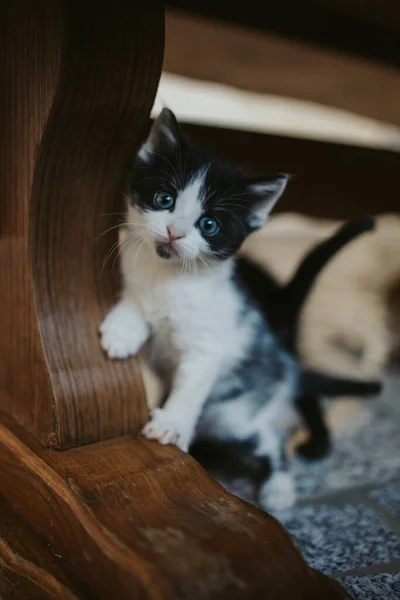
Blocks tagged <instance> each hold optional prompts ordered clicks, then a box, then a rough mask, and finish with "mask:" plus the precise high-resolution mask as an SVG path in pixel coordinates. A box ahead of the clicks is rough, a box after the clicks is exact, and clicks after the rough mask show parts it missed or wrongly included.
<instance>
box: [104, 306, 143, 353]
mask: <svg viewBox="0 0 400 600" xmlns="http://www.w3.org/2000/svg"><path fill="white" fill-rule="evenodd" d="M99 332H100V335H101V340H100V344H101V347H102V348H103V350H104V351H105V352H107V354H108V356H109V357H110V358H119V359H122V358H128V357H129V356H133V355H134V354H137V352H138V351H139V349H140V347H141V346H142V344H143V343H144V341H145V339H146V337H147V328H146V326H145V324H144V323H143V322H141V321H140V319H139V318H138V317H137V316H136V314H135V312H133V311H132V310H129V308H127V307H126V306H124V305H123V304H117V306H115V307H114V308H113V309H112V310H111V311H110V312H109V313H108V315H107V316H106V318H105V319H104V321H103V322H102V324H101V325H100V327H99Z"/></svg>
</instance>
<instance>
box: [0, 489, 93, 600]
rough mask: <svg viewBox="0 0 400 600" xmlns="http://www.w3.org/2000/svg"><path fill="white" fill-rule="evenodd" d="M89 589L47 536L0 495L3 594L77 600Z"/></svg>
mask: <svg viewBox="0 0 400 600" xmlns="http://www.w3.org/2000/svg"><path fill="white" fill-rule="evenodd" d="M87 591H88V590H87V589H86V587H85V585H84V584H82V582H81V581H80V580H79V577H78V576H77V574H76V573H75V572H74V571H72V569H71V568H69V567H68V566H67V565H65V564H64V563H63V561H62V560H61V557H60V556H58V555H57V554H56V553H54V552H53V551H52V549H51V547H50V546H49V545H48V544H47V543H46V541H45V539H44V538H42V537H41V536H40V535H39V534H38V533H37V532H36V531H35V530H34V529H33V527H32V526H31V525H29V524H28V523H27V522H26V521H25V520H24V518H23V517H22V515H21V513H19V512H18V511H17V510H16V509H15V507H13V506H12V505H11V504H10V503H8V502H7V501H6V500H5V498H4V496H0V597H1V598H2V599H3V600H8V598H13V599H15V600H23V599H25V598H26V599H27V600H34V599H35V600H36V598H37V599H38V600H40V599H46V600H47V598H59V599H60V600H77V599H78V598H79V597H82V596H86V592H87Z"/></svg>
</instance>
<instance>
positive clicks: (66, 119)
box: [0, 0, 164, 448]
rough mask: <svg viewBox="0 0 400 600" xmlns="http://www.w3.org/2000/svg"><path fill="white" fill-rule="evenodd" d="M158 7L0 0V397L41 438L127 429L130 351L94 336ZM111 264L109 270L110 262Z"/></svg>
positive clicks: (141, 402)
mask: <svg viewBox="0 0 400 600" xmlns="http://www.w3.org/2000/svg"><path fill="white" fill-rule="evenodd" d="M163 22H164V17H163V10H162V9H161V7H158V8H157V7H156V6H155V4H153V3H149V4H146V3H144V2H125V1H124V0H117V1H113V2H108V1H106V0H100V1H97V0H85V1H81V0H35V1H33V0H4V1H3V2H1V3H0V27H1V31H0V56H1V58H0V61H1V66H0V112H1V136H0V144H1V146H0V173H1V177H0V186H1V187H0V211H1V215H0V227H1V238H0V280H1V282H2V300H1V303H0V319H1V327H2V334H1V337H0V362H1V365H2V368H1V369H0V407H1V408H2V409H3V410H5V411H7V412H8V413H9V414H11V415H13V416H14V417H15V418H16V419H17V420H18V422H19V423H21V424H22V425H24V426H25V427H27V428H28V429H30V430H31V431H33V432H34V433H35V435H36V436H37V437H38V438H39V439H40V440H41V442H42V443H43V444H45V445H49V446H55V447H60V448H65V447H68V446H73V445H76V444H81V443H86V442H90V441H95V440H99V439H104V438H108V437H112V436H116V435H121V434H124V433H127V432H128V431H129V432H131V431H138V430H139V429H140V428H141V426H142V425H143V424H144V422H145V420H146V418H147V410H146V404H145V398H144V392H143V387H142V383H141V378H140V374H139V370H138V366H137V363H136V361H135V360H131V361H127V362H124V363H111V362H110V361H109V360H107V359H106V358H105V356H104V355H103V353H102V351H101V349H100V347H99V343H98V336H97V328H98V324H99V322H100V320H101V318H102V316H103V313H104V311H105V310H106V308H107V307H108V306H110V305H111V304H112V303H113V302H114V300H115V293H116V289H117V282H116V277H115V274H116V272H117V270H116V269H114V270H112V263H113V259H114V257H115V254H114V255H113V256H112V257H111V260H110V261H109V262H108V263H107V265H106V266H105V268H102V265H103V261H104V257H105V256H106V254H107V250H108V248H110V246H111V245H112V243H114V242H115V241H116V240H117V233H116V230H112V231H111V232H110V233H109V234H108V235H105V236H102V234H103V233H104V232H105V231H106V230H107V229H108V228H109V227H111V226H112V225H114V224H115V223H117V222H118V220H119V218H120V216H118V214H117V213H121V211H122V210H123V206H124V204H123V192H124V190H125V186H126V183H127V178H128V177H129V172H130V170H131V168H132V162H133V158H134V154H135V151H136V148H137V146H138V144H139V143H140V141H141V138H142V137H143V135H144V128H145V127H146V125H147V123H148V115H149V113H150V109H151V106H152V103H153V100H154V95H155V92H156V87H157V84H158V79H159V75H160V70H161V64H162V56H163V48H164V25H163ZM112 271H113V273H114V275H113V274H112Z"/></svg>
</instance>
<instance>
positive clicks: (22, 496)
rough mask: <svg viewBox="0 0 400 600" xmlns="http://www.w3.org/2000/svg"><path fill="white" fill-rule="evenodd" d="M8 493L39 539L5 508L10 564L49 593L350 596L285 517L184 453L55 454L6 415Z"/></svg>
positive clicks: (121, 443)
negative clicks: (310, 555)
mask: <svg viewBox="0 0 400 600" xmlns="http://www.w3.org/2000/svg"><path fill="white" fill-rule="evenodd" d="M0 489H1V490H2V493H3V494H4V496H5V497H6V498H7V501H8V503H11V504H12V505H13V507H14V509H16V510H18V511H19V512H20V513H21V514H22V515H23V517H24V519H26V521H27V522H28V523H29V526H30V528H33V529H35V530H36V532H37V534H34V533H33V532H32V530H31V529H29V531H28V534H26V529H24V525H23V524H22V525H21V524H18V523H15V518H16V517H15V514H14V515H13V514H11V513H10V511H9V510H4V511H1V512H0V533H1V536H2V537H3V538H5V544H6V545H4V544H3V545H2V544H1V543H0V565H3V564H4V563H6V569H7V577H8V580H10V581H11V582H15V579H14V573H15V575H16V581H17V583H18V582H20V581H21V579H22V580H23V582H24V585H26V586H28V583H26V582H25V580H26V579H29V581H30V583H31V584H32V585H36V586H39V588H43V589H44V590H45V591H46V594H47V595H46V594H45V593H43V598H47V597H56V598H66V599H68V600H69V599H70V598H74V597H76V596H77V597H79V598H85V599H86V598H89V599H90V598H102V599H103V598H104V599H108V598H110V599H111V598H118V599H121V600H123V599H125V598H127V599H129V600H132V599H133V598H134V599H135V600H136V599H138V600H139V599H141V598H144V599H160V600H179V599H185V600H206V599H207V600H208V599H213V600H214V599H216V600H217V599H221V600H225V599H226V598H230V599H231V600H236V599H238V600H239V599H242V598H243V599H245V598H246V599H249V600H251V599H254V600H261V599H262V598H271V600H297V599H299V600H302V599H304V600H320V599H321V598H324V600H340V599H343V600H344V599H345V598H347V596H346V594H345V593H344V592H343V591H342V590H341V588H340V587H339V586H338V585H337V584H336V583H334V582H333V581H331V580H330V579H328V578H326V577H324V576H322V575H319V574H317V573H315V572H314V571H313V570H312V569H310V568H309V567H308V566H307V565H306V563H305V562H304V559H303V558H302V557H301V555H300V552H299V551H298V549H297V548H296V546H295V544H294V542H293V541H292V540H291V538H290V536H289V534H288V533H287V532H286V531H285V530H284V529H283V527H282V526H281V525H280V524H279V523H278V522H277V521H275V519H273V518H272V517H270V516H268V515H267V514H266V513H263V512H262V511H259V510H257V509H255V508H253V507H251V506H250V505H248V504H246V503H244V502H242V501H240V500H238V499H237V498H235V497H234V496H232V495H230V494H228V493H227V492H226V491H225V490H223V488H221V487H220V486H219V485H218V484H217V483H215V482H214V481H213V480H211V478H210V477H209V476H208V475H207V474H206V473H205V471H204V470H203V469H202V468H201V467H200V466H199V465H198V464H197V463H196V462H195V461H194V460H193V459H192V458H191V457H190V456H189V455H187V454H182V453H181V452H180V451H179V450H177V449H176V448H175V447H172V446H167V447H166V446H162V445H160V444H158V443H156V442H149V441H147V440H140V439H136V440H135V439H133V438H130V437H125V438H119V439H115V440H109V441H106V442H101V443H97V444H93V445H89V446H84V447H82V448H75V449H72V450H67V451H64V452H57V451H51V450H47V449H43V448H42V447H41V446H40V445H39V444H38V442H36V441H35V439H34V438H33V437H31V436H30V435H28V434H26V433H24V432H23V431H22V430H21V429H20V428H19V427H18V426H16V425H14V424H13V423H12V422H11V421H10V419H9V418H7V417H5V416H4V415H3V416H1V415H0ZM0 508H1V504H0ZM25 528H26V525H25ZM19 532H21V533H19ZM38 534H39V536H40V537H39V538H38ZM17 538H18V539H17ZM21 538H22V539H21ZM40 544H42V546H41V545H40ZM46 548H47V550H48V549H49V548H50V549H51V554H52V556H49V552H47V551H46ZM10 556H15V557H17V560H14V561H13V560H11V559H10ZM27 565H28V566H29V568H30V573H31V574H32V577H26V567H27ZM32 565H33V566H32ZM24 569H25V570H24ZM21 585H22V584H21ZM57 586H58V587H57ZM0 589H1V588H0ZM24 589H28V588H24ZM55 589H58V590H59V592H57V593H58V594H59V595H57V594H54V590H55ZM51 594H53V596H52V595H51ZM20 597H21V598H23V597H24V596H23V595H21V596H18V595H16V596H14V598H16V599H19V598H20ZM25 597H29V596H25ZM35 597H38V598H40V596H35V595H33V596H32V598H35ZM8 598H13V596H11V595H10V596H7V595H6V596H4V600H8Z"/></svg>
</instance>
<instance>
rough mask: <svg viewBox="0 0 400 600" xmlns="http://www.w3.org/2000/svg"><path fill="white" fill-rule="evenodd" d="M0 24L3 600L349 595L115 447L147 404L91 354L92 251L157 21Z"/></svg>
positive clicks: (203, 496) (131, 7)
mask: <svg viewBox="0 0 400 600" xmlns="http://www.w3.org/2000/svg"><path fill="white" fill-rule="evenodd" d="M0 25H1V31H0V46H1V52H0V56H1V67H0V77H1V84H2V85H1V86H0V106H1V108H0V114H1V118H2V132H1V138H0V140H1V150H0V156H1V159H0V174H1V177H0V181H1V188H0V189H1V197H0V198H1V199H0V207H1V219H0V226H1V238H0V281H1V285H2V287H1V291H2V301H1V303H0V319H1V336H0V365H1V366H0V407H1V411H0V574H1V575H2V579H1V582H0V593H1V595H2V598H4V600H8V599H9V598H10V599H11V598H13V599H16V600H21V599H24V598H27V599H29V600H32V599H35V598H38V599H42V598H57V599H62V600H72V599H75V598H81V599H82V598H84V599H93V598H101V599H103V598H104V599H108V598H110V599H111V598H118V599H119V600H124V599H129V600H133V599H134V600H136V599H138V600H139V599H141V598H143V599H145V600H177V599H187V600H197V599H198V600H203V599H208V598H212V599H221V600H223V599H226V598H231V599H233V600H234V599H244V598H246V599H254V600H258V599H261V598H271V599H274V600H280V599H282V600H283V599H290V600H293V599H294V598H299V599H301V598H304V599H307V600H313V599H315V600H317V599H320V598H324V599H325V600H339V599H340V598H346V594H345V593H344V592H343V591H342V590H341V589H340V588H339V586H338V585H337V584H335V583H334V582H332V581H330V580H329V579H328V578H326V577H323V576H321V575H319V574H317V573H315V572H314V571H313V570H312V569H310V568H309V567H308V566H307V565H306V563H305V561H304V560H303V558H302V557H301V555H300V553H299V551H298V549H297V548H296V547H295V545H294V543H293V541H292V539H291V538H290V536H289V535H288V534H287V533H286V532H285V530H284V529H283V528H282V526H281V525H279V523H278V522H277V521H275V520H274V519H273V518H272V517H270V516H268V515H267V514H265V513H263V512H261V511H259V510H256V509H254V508H253V507H251V506H249V505H247V504H246V503H244V502H242V501H240V500H238V499H237V498H235V497H233V496H231V495H230V494H228V493H227V492H225V491H224V490H223V489H222V488H221V487H220V486H219V485H218V484H217V483H215V482H213V481H212V480H211V479H210V478H209V477H208V476H207V474H206V473H205V472H204V471H203V470H202V468H201V467H200V466H199V465H198V464H197V463H196V462H195V461H194V460H193V459H192V458H191V457H190V456H188V455H184V454H182V453H181V452H180V451H178V450H177V449H176V448H174V447H164V446H161V445H158V444H157V443H151V442H148V441H145V440H140V439H134V438H131V437H128V436H127V435H125V437H124V434H127V433H128V432H133V433H134V432H137V431H138V430H139V429H140V427H141V426H142V424H143V422H144V420H145V419H146V414H147V411H146V403H145V398H144V393H143V388H142V384H141V379H140V375H139V370H138V366H137V363H136V361H135V360H131V361H127V362H122V363H116V362H112V361H109V360H107V359H106V358H105V357H104V356H103V354H102V353H101V351H100V349H99V344H98V339H97V326H98V323H99V322H100V319H101V316H102V314H103V311H104V310H105V309H106V307H107V306H108V305H109V304H111V302H112V298H113V294H114V293H115V290H116V286H115V282H114V281H113V277H112V269H111V266H110V264H106V266H105V268H104V269H102V263H103V259H104V256H106V254H107V250H108V249H109V248H110V242H109V241H107V240H106V236H103V237H100V239H99V241H98V242H97V243H96V240H97V238H99V236H101V234H102V233H104V231H105V230H107V229H108V228H110V227H113V226H114V225H115V223H116V222H117V219H116V218H114V213H119V214H120V213H121V210H122V200H123V198H122V195H123V191H124V188H125V184H126V181H127V178H128V176H129V172H130V169H131V166H132V160H133V157H134V154H135V151H136V150H137V147H138V144H139V143H140V140H141V138H142V137H143V135H144V133H145V128H146V127H147V125H148V117H149V113H150V108H151V105H152V102H153V99H154V95H155V91H156V86H157V82H158V79H159V75H160V70H161V63H162V54H163V12H162V10H161V9H160V8H159V7H157V6H156V5H153V3H151V2H149V3H145V2H135V1H134V0H132V1H128V0H112V1H111V0H109V1H105V0H79V1H78V0H4V1H3V2H2V3H1V4H0ZM111 233H112V234H114V237H113V241H115V240H116V231H115V230H114V229H113V230H111ZM106 438H114V439H109V440H108V441H104V440H106ZM89 442H95V443H92V444H90V445H83V444H88V443H89ZM79 446H80V447H79ZM54 448H57V449H61V450H62V451H55V450H54ZM68 448H72V449H68Z"/></svg>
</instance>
